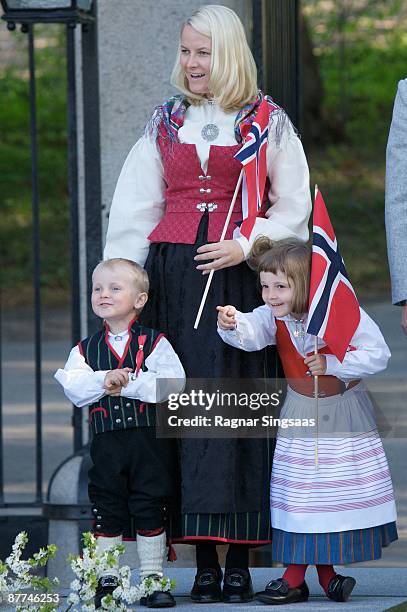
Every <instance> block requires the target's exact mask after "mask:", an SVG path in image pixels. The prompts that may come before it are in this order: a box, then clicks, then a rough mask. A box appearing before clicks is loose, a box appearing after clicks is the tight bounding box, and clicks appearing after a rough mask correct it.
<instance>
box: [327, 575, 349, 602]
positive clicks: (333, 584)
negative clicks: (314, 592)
mask: <svg viewBox="0 0 407 612" xmlns="http://www.w3.org/2000/svg"><path fill="white" fill-rule="evenodd" d="M355 584H356V580H355V579H354V578H352V577H351V576H341V575H340V574H335V576H334V577H333V578H331V580H330V581H329V584H328V590H327V592H326V594H327V596H328V597H329V599H333V600H334V601H348V599H349V597H350V594H351V593H352V591H353V588H354V586H355Z"/></svg>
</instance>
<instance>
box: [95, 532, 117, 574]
mask: <svg viewBox="0 0 407 612" xmlns="http://www.w3.org/2000/svg"><path fill="white" fill-rule="evenodd" d="M121 543H122V536H121V535H119V536H114V537H112V538H106V537H104V536H99V537H97V538H96V553H97V555H98V556H99V557H101V556H102V555H103V553H104V552H105V551H106V550H108V549H109V548H111V547H112V546H116V545H117V544H121ZM102 576H116V577H119V565H117V566H116V567H110V568H109V569H107V570H104V571H102V572H100V575H99V576H98V578H102Z"/></svg>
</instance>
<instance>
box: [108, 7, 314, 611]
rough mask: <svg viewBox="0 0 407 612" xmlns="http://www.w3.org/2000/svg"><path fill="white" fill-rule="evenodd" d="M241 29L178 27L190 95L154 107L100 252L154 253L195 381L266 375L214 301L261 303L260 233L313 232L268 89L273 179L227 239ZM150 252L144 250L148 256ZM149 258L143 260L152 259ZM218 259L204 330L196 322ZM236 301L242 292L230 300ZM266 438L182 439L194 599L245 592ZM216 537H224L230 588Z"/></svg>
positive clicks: (246, 70) (246, 82)
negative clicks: (234, 337)
mask: <svg viewBox="0 0 407 612" xmlns="http://www.w3.org/2000/svg"><path fill="white" fill-rule="evenodd" d="M256 78H257V74H256V66H255V63H254V60H253V57H252V54H251V52H250V49H249V47H248V44H247V41H246V37H245V33H244V29H243V26H242V24H241V22H240V20H239V18H238V17H237V15H236V14H235V13H234V12H233V11H231V10H230V9H228V8H226V7H223V6H218V5H208V6H204V7H202V8H201V9H199V10H198V11H197V12H196V13H194V14H193V15H192V17H191V18H190V19H188V20H187V21H186V22H185V23H184V24H183V26H182V30H181V37H180V46H179V51H178V56H177V59H176V63H175V67H174V71H173V75H172V83H173V85H174V86H175V87H177V88H178V90H180V91H181V95H178V96H175V97H173V98H171V99H170V100H168V101H167V102H165V103H164V104H163V105H162V106H160V107H158V108H157V109H156V111H155V113H154V114H153V117H152V119H151V120H150V122H149V124H148V125H147V128H146V132H145V135H144V136H143V137H142V138H141V139H140V140H139V141H138V142H137V144H136V145H135V146H134V147H133V149H132V150H131V152H130V153H129V156H128V157H127V160H126V162H125V164H124V166H123V169H122V172H121V174H120V177H119V181H118V184H117V187H116V191H115V195H114V198H113V204H112V208H111V213H110V218H109V228H108V232H107V242H106V250H105V257H107V258H110V257H127V258H130V259H134V260H135V261H137V262H138V263H140V264H144V263H145V267H146V269H147V271H148V273H149V276H150V280H151V292H150V303H149V305H150V309H149V314H148V317H147V320H145V319H144V322H145V323H146V324H148V325H151V326H159V327H160V329H162V330H163V331H165V332H166V333H167V336H168V338H169V340H170V341H171V342H172V343H173V346H174V347H175V350H176V351H177V353H178V355H179V357H180V359H181V362H182V363H183V366H184V368H185V371H186V373H187V377H188V378H205V379H216V378H222V377H223V378H232V377H233V378H241V377H244V378H260V377H263V376H264V354H263V353H261V352H256V353H251V354H244V353H242V352H240V351H238V350H237V349H234V348H232V347H228V346H226V345H225V344H223V343H222V342H221V340H220V338H219V337H218V336H217V334H216V326H215V321H216V306H217V305H218V304H225V303H237V302H238V303H240V304H242V305H243V308H242V309H243V310H251V309H253V308H254V307H255V306H257V305H259V303H260V296H258V295H257V293H256V291H255V289H254V288H253V287H254V283H253V276H252V272H251V271H250V270H249V268H248V267H247V265H246V264H245V259H246V257H247V255H248V253H249V251H250V247H251V244H252V243H253V241H254V239H255V238H256V237H257V236H258V235H260V234H264V235H267V236H269V237H270V238H272V239H280V238H287V237H290V236H296V237H298V238H300V239H301V240H304V241H305V240H307V238H308V228H307V222H308V217H309V214H310V208H311V203H310V202H311V200H310V193H309V174H308V166H307V162H306V159H305V156H304V153H303V150H302V146H301V143H300V140H299V139H298V137H297V135H296V133H295V131H294V129H293V127H292V125H291V123H290V121H289V120H288V118H287V116H286V114H285V113H284V111H283V110H282V109H280V108H279V107H278V106H277V105H275V104H274V103H273V102H272V100H271V98H266V99H267V101H268V104H269V110H270V121H269V138H268V145H267V172H268V183H267V185H266V195H265V199H264V202H263V207H262V210H261V212H260V215H259V217H258V218H257V219H256V222H255V223H254V226H253V229H252V231H251V234H250V236H249V238H246V237H244V236H242V235H240V233H239V225H240V223H239V221H242V218H243V216H242V207H241V196H240V195H239V196H238V199H237V201H236V204H235V208H234V212H233V215H232V218H231V221H230V223H229V226H228V231H227V234H226V239H225V240H224V241H223V242H219V239H220V235H221V232H222V228H223V224H224V222H225V219H226V214H227V210H228V208H229V204H230V201H231V199H232V196H233V192H234V189H235V186H236V183H237V180H238V177H239V173H240V168H241V166H240V163H239V162H238V161H237V160H235V159H234V155H235V154H236V153H237V151H238V150H239V149H240V148H241V146H242V140H243V138H242V134H243V135H246V134H247V131H248V130H249V129H250V126H251V123H252V121H253V119H254V117H255V116H256V112H257V110H258V108H259V105H260V103H261V102H262V101H263V100H264V94H263V93H262V92H259V91H258V89H257V82H256ZM147 255H148V257H147ZM146 258H147V260H146ZM212 269H213V270H216V273H215V275H214V278H213V282H212V286H211V290H210V292H209V296H208V300H207V303H206V306H205V309H204V312H203V315H202V318H201V322H200V325H199V328H198V330H197V331H194V329H193V324H194V320H195V317H196V313H197V310H198V307H199V303H200V300H201V296H202V293H203V290H204V286H205V282H206V280H207V277H206V274H208V273H209V271H210V270H212ZM233 300H234V301H233ZM270 456H271V453H270V449H269V445H268V443H267V441H266V440H261V441H259V440H247V439H227V440H216V439H209V440H208V439H205V440H196V439H194V440H188V439H184V440H182V441H181V444H180V460H181V476H182V500H181V510H182V521H181V530H182V536H181V538H180V539H179V540H177V541H184V542H189V543H195V544H197V546H196V552H197V575H196V578H195V583H194V587H193V589H192V592H191V597H192V599H193V600H194V601H199V602H203V601H206V602H215V601H220V600H221V598H222V597H223V600H224V601H226V602H242V601H249V600H250V599H251V598H252V596H253V594H252V587H251V580H250V574H249V571H248V555H249V546H250V545H252V546H254V545H259V544H266V543H269V542H270V521H269V509H268V499H269V492H268V482H269V474H270V467H271V466H270ZM216 543H228V544H229V548H228V553H227V556H226V565H225V581H224V586H223V593H222V589H221V580H222V572H221V569H220V566H219V562H218V558H217V552H216Z"/></svg>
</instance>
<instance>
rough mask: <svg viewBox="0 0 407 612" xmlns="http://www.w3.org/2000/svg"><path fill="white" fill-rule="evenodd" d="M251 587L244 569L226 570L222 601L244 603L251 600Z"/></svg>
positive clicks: (248, 575) (248, 576) (249, 579)
mask: <svg viewBox="0 0 407 612" xmlns="http://www.w3.org/2000/svg"><path fill="white" fill-rule="evenodd" d="M253 597H254V595H253V585H252V579H251V577H250V573H249V572H248V570H246V569H228V570H226V571H225V580H224V582H223V601H224V602H225V603H244V602H246V601H251V600H252V599H253Z"/></svg>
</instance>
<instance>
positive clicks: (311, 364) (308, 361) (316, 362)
mask: <svg viewBox="0 0 407 612" xmlns="http://www.w3.org/2000/svg"><path fill="white" fill-rule="evenodd" d="M304 363H305V365H306V366H308V370H309V371H310V373H311V376H323V374H325V372H326V357H325V355H320V354H319V353H318V355H311V356H310V357H306V358H305V359H304Z"/></svg>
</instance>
